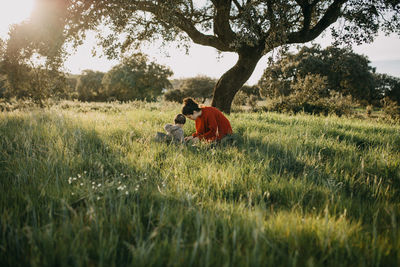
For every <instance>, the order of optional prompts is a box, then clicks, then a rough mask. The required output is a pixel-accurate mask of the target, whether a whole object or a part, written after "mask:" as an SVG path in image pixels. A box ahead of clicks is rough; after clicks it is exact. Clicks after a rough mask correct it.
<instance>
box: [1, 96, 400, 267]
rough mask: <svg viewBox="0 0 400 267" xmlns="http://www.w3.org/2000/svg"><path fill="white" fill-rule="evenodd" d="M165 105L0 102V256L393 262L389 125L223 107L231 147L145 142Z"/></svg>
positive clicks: (68, 261) (395, 164)
mask: <svg viewBox="0 0 400 267" xmlns="http://www.w3.org/2000/svg"><path fill="white" fill-rule="evenodd" d="M177 112H179V106H174V105H172V104H168V105H164V104H162V103H154V104H145V103H140V102H136V103H130V104H123V105H117V104H114V105H109V104H108V105H106V104H82V103H72V102H69V103H64V104H60V105H59V106H55V107H52V108H50V109H47V110H36V111H35V110H34V111H30V112H22V111H13V112H8V113H1V114H0V177H1V180H0V207H1V214H0V216H1V217H0V265H1V266H17V265H33V266H48V265H60V266H71V265H73V266H74V265H77V266H81V265H95V266H97V265H99V266H125V265H133V266H166V265H168V266H305V265H307V266H313V265H316V266H399V264H400V254H399V252H400V232H399V229H398V228H399V226H400V204H399V203H400V191H399V190H400V152H399V151H400V126H399V125H390V124H385V123H382V122H376V121H375V122H371V121H368V120H360V119H349V118H338V117H316V116H308V115H302V114H299V115H295V116H289V115H284V114H276V113H254V114H250V113H234V114H231V115H230V116H229V119H230V120H231V123H232V125H233V129H234V132H235V133H236V134H237V140H236V141H237V143H236V145H233V146H223V147H210V146H207V145H200V146H197V147H191V146H177V145H167V144H160V143H155V142H153V141H152V137H153V136H154V134H155V132H156V131H162V128H163V125H164V124H165V123H170V122H171V121H172V119H173V117H174V116H175V115H176V113H177ZM184 130H185V134H190V133H191V132H192V131H193V130H194V123H193V122H191V121H189V122H188V123H187V125H185V129H184Z"/></svg>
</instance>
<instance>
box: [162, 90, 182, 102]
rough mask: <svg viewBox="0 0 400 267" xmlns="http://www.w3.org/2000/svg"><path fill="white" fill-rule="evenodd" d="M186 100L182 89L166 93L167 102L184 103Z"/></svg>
mask: <svg viewBox="0 0 400 267" xmlns="http://www.w3.org/2000/svg"><path fill="white" fill-rule="evenodd" d="M184 98H185V95H184V94H183V92H182V90H180V89H171V90H168V91H166V92H165V93H164V99H165V100H166V101H171V102H178V103H182V101H183V99H184Z"/></svg>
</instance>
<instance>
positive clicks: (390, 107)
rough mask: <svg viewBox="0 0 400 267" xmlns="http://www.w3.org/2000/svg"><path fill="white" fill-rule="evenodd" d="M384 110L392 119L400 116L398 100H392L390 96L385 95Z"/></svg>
mask: <svg viewBox="0 0 400 267" xmlns="http://www.w3.org/2000/svg"><path fill="white" fill-rule="evenodd" d="M382 102H383V112H384V113H385V115H386V116H387V117H388V118H390V119H399V118H400V107H399V106H398V105H397V102H396V101H393V100H391V99H390V98H389V97H385V98H384V99H383V100H382Z"/></svg>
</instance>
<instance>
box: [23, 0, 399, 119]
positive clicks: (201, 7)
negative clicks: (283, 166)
mask: <svg viewBox="0 0 400 267" xmlns="http://www.w3.org/2000/svg"><path fill="white" fill-rule="evenodd" d="M37 2H38V5H37V7H38V9H37V10H39V11H41V12H39V11H37V12H34V13H33V18H32V19H31V20H30V21H31V25H26V26H25V28H27V29H28V30H26V31H25V32H26V33H27V35H26V39H27V40H28V41H27V42H26V46H27V47H38V48H37V49H39V50H41V51H40V53H43V54H48V55H49V57H50V59H53V60H56V58H54V57H53V55H54V54H57V53H58V54H60V55H61V56H59V58H63V54H62V52H63V49H62V48H63V43H64V42H65V41H70V40H75V41H76V43H77V44H79V42H80V41H81V40H82V39H83V38H84V37H85V34H84V32H85V30H88V29H90V30H92V29H96V28H97V29H100V28H101V27H103V25H107V26H109V28H110V29H111V31H112V32H111V33H110V34H103V36H102V37H100V42H101V43H102V45H103V46H104V47H105V48H106V54H107V55H108V56H109V57H114V58H117V57H118V56H119V52H126V51H130V50H131V49H136V48H137V47H139V45H140V44H141V43H143V42H145V41H150V42H151V41H153V40H156V39H160V38H162V39H163V40H164V41H165V42H168V41H175V42H177V43H179V45H180V46H183V47H185V44H187V42H188V41H190V40H191V41H193V42H195V43H197V44H200V45H205V46H210V47H214V48H216V49H217V50H219V51H222V52H234V53H236V54H238V61H237V63H236V64H235V65H234V66H233V67H232V68H231V69H230V70H228V71H227V72H226V73H225V74H223V75H222V76H221V78H220V79H219V81H218V82H217V83H216V86H215V89H214V94H213V101H212V105H213V106H216V107H218V108H219V109H221V110H222V111H224V112H228V113H229V112H230V107H231V103H232V100H233V98H234V96H235V94H236V93H237V92H238V91H239V90H240V88H241V87H242V86H243V84H244V83H245V82H246V81H247V80H248V78H249V77H250V76H251V74H252V73H253V71H254V69H255V67H256V65H257V63H258V61H259V60H260V59H261V57H262V56H263V55H265V54H267V53H268V52H270V51H272V50H273V49H274V48H277V47H285V46H287V45H290V44H295V43H306V42H309V41H312V40H314V39H315V38H317V37H318V36H319V35H320V34H321V33H323V32H324V31H325V30H326V29H327V28H328V27H330V26H331V25H332V24H334V23H335V22H336V21H338V20H339V19H340V22H341V23H338V24H337V28H333V29H332V35H333V37H334V38H335V39H336V40H340V41H342V42H346V43H351V42H355V43H365V42H371V41H372V40H373V39H374V37H375V36H376V35H377V33H378V32H379V31H383V32H385V33H392V32H395V33H399V28H400V19H399V17H400V3H399V1H395V0H376V1H371V0H360V1H358V0H357V1H356V0H329V1H322V0H312V1H306V0H289V1H269V0H267V1H249V0H211V1H193V0H184V1H183V0H168V1H150V0H132V1H122V0H104V1H95V0H85V1H83V0H69V1H65V0H37ZM121 39H123V40H121ZM165 42H164V44H165ZM49 48H50V49H49ZM117 48H118V49H119V50H118V49H117ZM23 51H24V49H22V48H21V49H20V52H21V53H23Z"/></svg>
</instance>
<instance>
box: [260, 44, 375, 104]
mask: <svg viewBox="0 0 400 267" xmlns="http://www.w3.org/2000/svg"><path fill="white" fill-rule="evenodd" d="M369 63H370V62H369V60H368V59H367V58H366V57H365V56H361V55H358V54H355V53H354V52H352V51H351V50H348V49H340V48H336V47H328V48H326V49H321V48H320V47H319V46H313V47H303V48H301V49H300V50H299V52H298V53H296V54H293V53H287V54H284V55H282V57H281V58H280V59H279V60H277V61H276V62H274V63H272V64H271V65H270V66H269V67H268V68H267V69H266V70H265V71H264V74H263V76H262V77H261V79H260V81H259V86H260V88H261V93H262V94H263V95H264V96H266V97H270V98H274V97H280V96H287V95H289V94H293V93H294V92H295V91H296V89H297V88H296V86H297V84H298V82H299V80H303V79H305V78H306V77H307V76H309V75H310V74H311V75H319V76H323V77H326V83H327V84H326V89H325V91H324V92H322V91H321V92H314V93H315V94H317V95H316V96H317V97H318V96H320V97H324V96H326V95H327V94H328V93H329V91H336V92H339V93H341V94H344V95H351V96H352V97H354V98H355V99H358V100H365V101H367V102H369V103H371V102H373V101H374V100H376V99H377V98H378V93H377V91H376V88H375V82H374V71H375V70H374V69H373V68H372V67H370V66H369ZM310 86H312V85H311V84H310Z"/></svg>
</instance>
